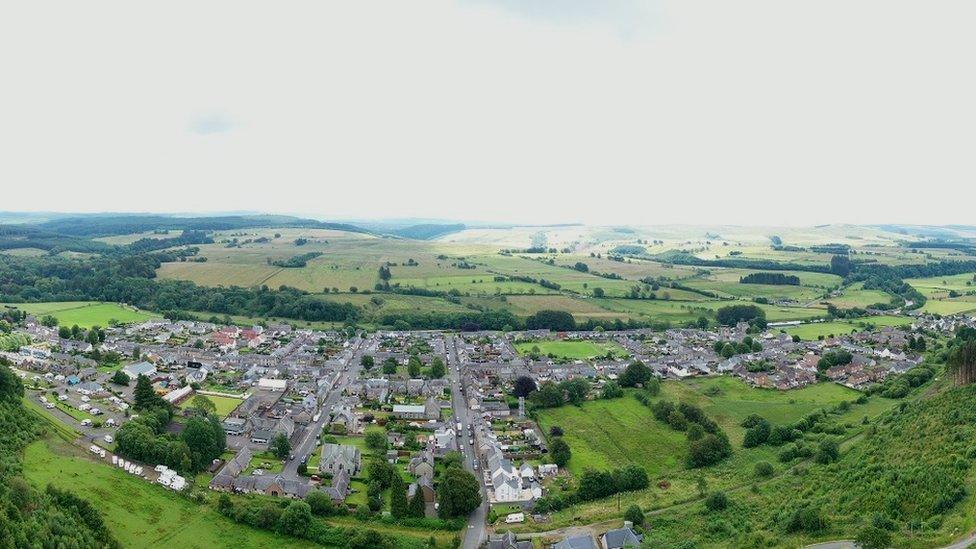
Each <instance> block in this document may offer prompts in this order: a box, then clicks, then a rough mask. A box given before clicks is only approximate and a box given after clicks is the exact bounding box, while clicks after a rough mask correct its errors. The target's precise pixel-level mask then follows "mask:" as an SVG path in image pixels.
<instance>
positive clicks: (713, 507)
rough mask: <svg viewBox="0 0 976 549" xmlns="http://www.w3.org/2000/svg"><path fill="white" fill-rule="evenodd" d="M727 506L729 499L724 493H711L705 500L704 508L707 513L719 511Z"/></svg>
mask: <svg viewBox="0 0 976 549" xmlns="http://www.w3.org/2000/svg"><path fill="white" fill-rule="evenodd" d="M728 506H729V498H728V496H726V495H725V492H712V493H711V494H708V497H707V498H705V507H706V508H707V509H708V510H709V511H721V510H722V509H725V508H726V507H728Z"/></svg>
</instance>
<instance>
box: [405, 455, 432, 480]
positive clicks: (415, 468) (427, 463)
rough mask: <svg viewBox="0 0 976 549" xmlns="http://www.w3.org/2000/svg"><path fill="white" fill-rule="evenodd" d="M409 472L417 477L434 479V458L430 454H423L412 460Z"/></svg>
mask: <svg viewBox="0 0 976 549" xmlns="http://www.w3.org/2000/svg"><path fill="white" fill-rule="evenodd" d="M407 470H408V471H410V473H411V474H413V475H415V476H417V477H433V476H434V456H433V455H432V454H431V453H430V452H426V451H425V452H421V453H420V454H419V455H417V456H416V457H414V458H412V459H411V460H410V463H409V464H407Z"/></svg>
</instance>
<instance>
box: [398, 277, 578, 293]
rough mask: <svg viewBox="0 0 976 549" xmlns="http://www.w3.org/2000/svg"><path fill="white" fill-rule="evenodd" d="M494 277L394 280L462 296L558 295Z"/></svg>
mask: <svg viewBox="0 0 976 549" xmlns="http://www.w3.org/2000/svg"><path fill="white" fill-rule="evenodd" d="M494 277H495V275H491V274H480V275H474V276H436V277H429V278H400V279H396V282H399V283H400V284H402V285H403V286H408V287H409V286H413V287H417V288H426V289H428V290H436V291H441V292H449V291H451V290H457V291H458V292H460V293H461V294H462V295H468V294H470V295H496V294H501V295H535V294H558V293H559V291H558V290H552V289H549V288H544V287H542V286H540V285H538V284H533V283H531V282H522V281H519V280H504V281H495V279H494Z"/></svg>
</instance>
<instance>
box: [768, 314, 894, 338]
mask: <svg viewBox="0 0 976 549" xmlns="http://www.w3.org/2000/svg"><path fill="white" fill-rule="evenodd" d="M911 323H912V319H911V318H909V317H905V316H872V317H867V318H865V319H862V320H857V321H850V320H836V321H831V322H816V323H811V324H800V325H799V326H790V327H787V328H784V331H785V332H786V333H788V334H790V335H795V336H800V339H805V340H814V339H818V338H819V337H820V336H824V337H827V336H829V335H831V334H833V335H835V336H839V335H844V334H850V333H851V331H852V330H853V331H857V332H861V331H864V330H866V329H868V328H870V327H871V326H874V327H875V328H878V327H882V326H906V325H909V324H911Z"/></svg>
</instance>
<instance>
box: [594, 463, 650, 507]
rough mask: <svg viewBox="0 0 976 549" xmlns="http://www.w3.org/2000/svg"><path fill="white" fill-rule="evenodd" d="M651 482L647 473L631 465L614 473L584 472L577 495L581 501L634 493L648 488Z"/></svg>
mask: <svg viewBox="0 0 976 549" xmlns="http://www.w3.org/2000/svg"><path fill="white" fill-rule="evenodd" d="M649 483H650V481H649V479H648V477H647V471H645V470H644V468H643V467H640V466H638V465H629V466H627V467H623V468H620V469H614V470H612V471H597V470H595V469H587V470H586V471H583V474H582V476H580V480H579V488H578V489H577V494H578V497H579V499H580V501H590V500H594V499H600V498H605V497H607V496H612V495H613V494H616V493H618V492H632V491H634V490H643V489H644V488H647V486H648V485H649Z"/></svg>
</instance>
